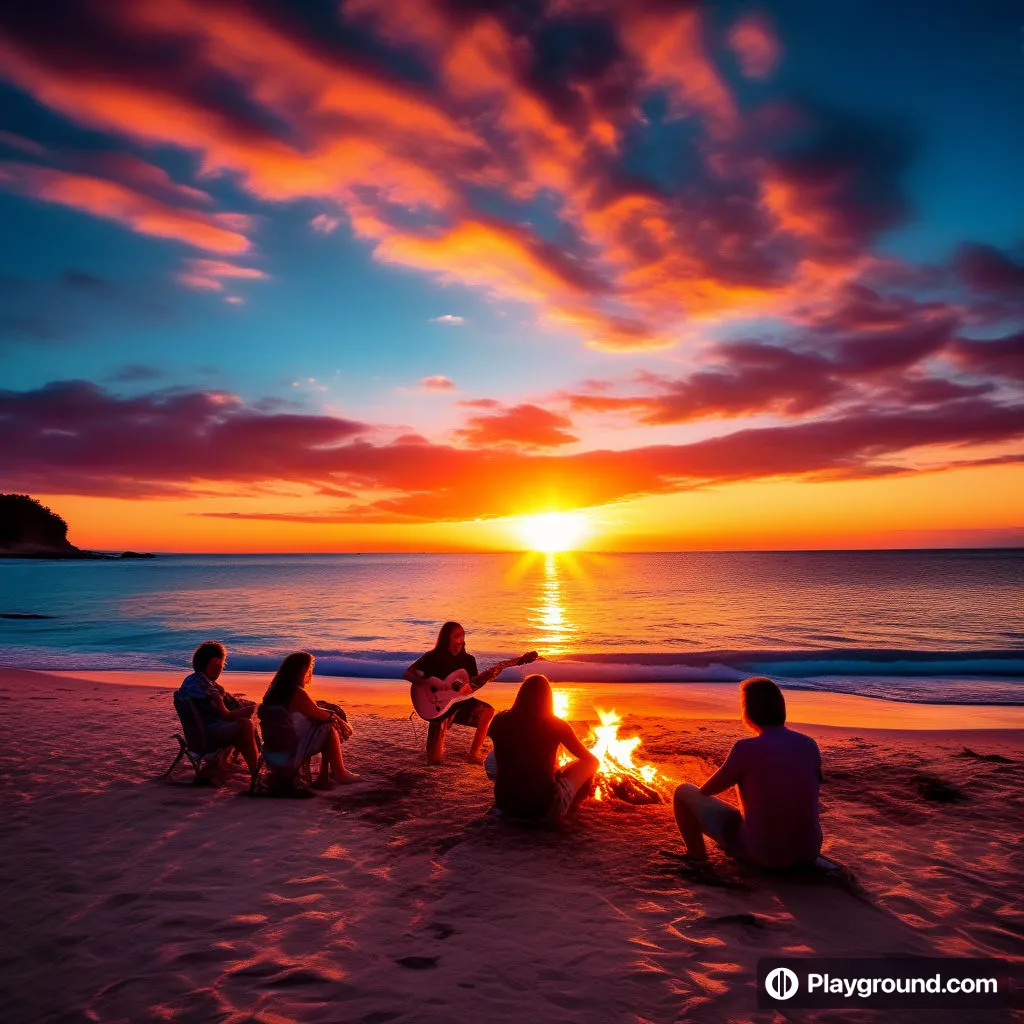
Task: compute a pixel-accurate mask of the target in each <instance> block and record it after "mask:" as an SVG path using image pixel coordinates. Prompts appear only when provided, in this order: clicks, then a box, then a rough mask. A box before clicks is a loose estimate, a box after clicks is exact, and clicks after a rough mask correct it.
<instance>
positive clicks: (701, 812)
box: [673, 677, 821, 870]
mask: <svg viewBox="0 0 1024 1024" xmlns="http://www.w3.org/2000/svg"><path fill="white" fill-rule="evenodd" d="M740 701H741V705H742V713H743V722H744V724H745V725H746V726H747V728H748V729H750V731H751V732H753V733H754V736H753V737H751V738H749V739H744V740H738V741H737V742H736V743H735V744H734V745H733V748H732V750H731V751H730V753H729V756H728V758H727V759H726V761H725V764H723V765H722V767H721V768H719V769H718V771H717V772H715V774H714V775H712V776H711V778H710V779H708V780H707V782H705V783H704V785H703V786H701V787H700V788H699V789H698V788H697V787H696V786H694V785H692V784H691V783H684V784H683V785H682V786H679V787H678V788H677V789H676V791H675V795H674V798H673V806H674V810H675V816H676V824H677V825H678V826H679V832H680V834H681V835H682V837H683V843H684V844H685V845H686V853H687V858H688V859H689V860H691V861H694V862H697V863H702V862H706V861H707V848H706V847H705V845H704V836H710V837H711V838H712V839H713V840H714V841H715V842H716V843H717V844H718V845H719V846H720V847H721V848H722V850H723V851H724V852H725V853H726V854H728V855H729V856H730V857H733V858H735V859H736V860H742V861H748V862H750V863H752V864H756V865H758V866H759V867H762V868H769V869H773V870H777V869H784V868H793V867H800V866H804V865H811V864H813V863H814V861H815V860H816V859H817V857H818V855H819V853H820V852H821V825H820V823H819V821H818V786H819V783H820V782H821V753H820V751H819V750H818V745H817V743H815V742H814V740H813V739H811V737H810V736H805V735H804V734H803V733H799V732H796V731H794V730H792V729H788V728H787V727H786V699H785V697H784V696H783V694H782V691H781V690H780V689H779V688H778V686H776V685H775V683H774V682H772V680H771V679H765V678H763V677H756V678H753V679H745V680H744V681H743V682H742V683H741V684H740ZM733 786H735V787H736V788H737V790H738V791H739V803H740V810H737V809H736V808H735V807H733V806H732V805H730V804H727V803H726V802H725V801H724V800H719V799H718V798H717V794H719V793H724V792H725V791H726V790H728V789H731V788H732V787H733Z"/></svg>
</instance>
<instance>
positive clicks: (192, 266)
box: [177, 259, 270, 302]
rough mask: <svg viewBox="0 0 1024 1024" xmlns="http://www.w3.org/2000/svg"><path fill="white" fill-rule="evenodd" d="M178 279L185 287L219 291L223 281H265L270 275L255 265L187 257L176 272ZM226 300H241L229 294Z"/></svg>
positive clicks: (221, 289) (222, 286) (221, 288)
mask: <svg viewBox="0 0 1024 1024" xmlns="http://www.w3.org/2000/svg"><path fill="white" fill-rule="evenodd" d="M177 277H178V281H179V282H180V283H181V284H183V285H185V286H186V287H187V288H195V289H197V290H199V291H210V292H221V291H223V290H224V281H225V280H228V281H266V280H267V279H268V278H269V277H270V275H269V274H267V273H266V272H265V271H262V270H259V269H257V268H256V267H242V266H239V265H238V264H237V263H229V262H228V261H227V260H210V259H189V260H186V261H185V266H184V268H183V269H182V270H180V271H179V272H178V275H177ZM227 301H229V302H230V301H237V302H241V301H242V300H241V299H236V298H235V297H233V296H229V298H228V300H227Z"/></svg>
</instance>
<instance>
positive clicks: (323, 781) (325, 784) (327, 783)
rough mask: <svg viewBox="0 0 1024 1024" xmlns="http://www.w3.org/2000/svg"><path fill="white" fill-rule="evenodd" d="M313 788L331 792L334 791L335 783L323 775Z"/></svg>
mask: <svg viewBox="0 0 1024 1024" xmlns="http://www.w3.org/2000/svg"><path fill="white" fill-rule="evenodd" d="M313 788H314V789H323V790H327V791H330V790H332V789H334V783H333V782H331V780H330V779H329V778H326V777H324V776H322V775H321V776H320V778H319V779H317V780H316V782H314V783H313Z"/></svg>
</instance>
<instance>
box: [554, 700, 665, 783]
mask: <svg viewBox="0 0 1024 1024" xmlns="http://www.w3.org/2000/svg"><path fill="white" fill-rule="evenodd" d="M552 695H553V697H554V698H555V714H556V715H557V716H558V717H559V718H568V717H569V694H568V692H567V691H565V690H554V691H553V692H552ZM595 710H596V711H597V715H598V718H599V719H600V720H601V724H600V725H598V726H595V727H594V728H593V729H592V730H591V735H590V736H589V737H588V739H587V747H588V749H589V750H590V752H591V753H592V754H593V755H594V757H596V758H597V760H598V762H599V764H598V768H597V775H596V776H595V783H596V785H595V788H594V799H595V800H602V799H603V798H604V793H603V791H602V789H604V790H608V789H610V788H611V785H612V784H614V783H615V782H621V781H623V779H625V778H630V779H633V780H634V781H636V782H641V783H643V784H644V785H645V786H648V787H650V788H652V789H656V790H664V788H665V786H666V785H667V783H668V781H669V780H668V779H667V778H666V776H664V775H662V774H661V773H660V772H659V771H658V769H657V768H655V767H654V765H651V764H635V763H634V761H633V753H634V751H636V749H637V747H639V746H640V745H641V744H642V742H643V740H642V739H641V738H640V737H639V736H629V737H625V738H620V737H619V726H620V725H621V724H622V717H621V716H620V715H618V714H616V712H615V711H602V710H601V709H600V708H596V709H595ZM571 760H572V758H571V757H570V756H569V754H567V753H565V752H564V751H563V752H562V753H560V754H559V758H558V763H559V766H561V765H565V764H568V763H569V761H571ZM602 782H603V783H604V784H605V785H604V787H602V785H601V783H602ZM663 795H664V794H663Z"/></svg>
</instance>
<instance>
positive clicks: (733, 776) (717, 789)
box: [700, 743, 742, 796]
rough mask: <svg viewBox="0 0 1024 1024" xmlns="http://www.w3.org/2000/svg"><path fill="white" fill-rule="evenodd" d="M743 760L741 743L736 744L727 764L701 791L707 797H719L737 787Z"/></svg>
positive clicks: (726, 761)
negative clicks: (740, 751)
mask: <svg viewBox="0 0 1024 1024" xmlns="http://www.w3.org/2000/svg"><path fill="white" fill-rule="evenodd" d="M741 758H742V755H741V754H740V753H739V743H736V744H734V745H733V748H732V750H730V751H729V756H728V757H727V758H726V759H725V764H723V765H722V767H721V768H719V769H718V771H717V772H715V774H714V775H712V776H711V778H710V779H708V781H707V782H705V783H704V785H703V786H701V787H700V791H701V792H702V793H703V794H704V795H705V796H717V795H718V794H719V793H724V792H725V791H726V790H727V789H730V788H731V787H733V786H735V785H737V783H738V782H739V781H740V775H741V774H742V772H741V767H740V761H741Z"/></svg>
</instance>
